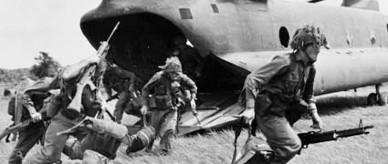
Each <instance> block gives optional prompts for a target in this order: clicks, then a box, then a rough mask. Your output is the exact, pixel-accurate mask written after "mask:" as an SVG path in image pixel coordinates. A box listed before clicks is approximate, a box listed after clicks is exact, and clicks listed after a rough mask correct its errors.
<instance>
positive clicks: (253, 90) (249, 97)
mask: <svg viewBox="0 0 388 164" xmlns="http://www.w3.org/2000/svg"><path fill="white" fill-rule="evenodd" d="M325 44H326V40H325V37H324V35H323V34H321V33H320V31H319V29H318V28H315V27H313V26H304V27H303V28H300V29H297V31H296V32H295V34H294V36H293V39H292V42H291V48H292V49H293V50H294V51H293V52H292V53H287V54H284V55H280V56H276V57H274V58H273V60H272V61H271V62H270V63H268V64H267V65H265V66H263V67H261V68H260V69H258V70H256V71H254V72H252V73H251V74H249V75H248V76H247V78H246V80H245V84H244V88H243V92H242V93H243V94H242V96H243V99H242V100H243V102H245V107H246V109H245V111H244V112H243V113H242V116H243V117H244V118H245V119H246V120H247V122H251V121H252V120H253V118H255V120H254V122H253V124H254V125H256V126H257V130H258V131H260V132H262V134H263V135H264V136H265V138H266V141H265V140H264V138H259V139H261V140H260V142H261V143H260V144H258V145H255V146H252V145H245V147H246V148H247V149H248V150H244V151H245V152H243V153H242V154H243V156H242V157H241V158H240V159H238V160H237V162H236V163H287V162H288V161H289V160H291V159H292V158H293V157H294V156H295V155H296V154H297V153H298V151H299V150H300V148H301V141H300V139H299V138H298V136H297V134H296V133H295V132H294V130H293V129H292V125H293V124H294V123H295V122H296V121H297V120H298V119H299V118H300V117H301V115H302V114H303V113H305V112H309V113H310V114H311V116H312V120H313V125H312V126H313V127H314V128H321V127H322V121H321V119H320V117H319V115H318V112H317V108H316V106H315V100H314V98H313V95H314V94H313V83H314V77H315V72H316V70H315V68H314V65H313V63H314V62H315V61H316V60H317V56H318V54H319V52H320V47H321V46H325ZM253 127H255V126H253ZM248 144H249V143H248ZM247 154H253V155H254V156H253V157H252V156H251V157H247V156H246V155H247ZM271 154H273V156H272V155H271ZM271 156H272V157H273V158H271Z"/></svg>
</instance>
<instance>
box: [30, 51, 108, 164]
mask: <svg viewBox="0 0 388 164" xmlns="http://www.w3.org/2000/svg"><path fill="white" fill-rule="evenodd" d="M99 60H100V59H99V57H98V56H96V57H92V58H88V59H85V60H82V61H81V62H79V63H76V64H74V65H71V66H69V67H67V68H65V69H64V72H63V74H61V76H59V77H60V81H61V82H60V85H61V93H60V94H59V95H58V96H56V97H55V98H54V99H53V101H52V102H51V103H50V104H51V105H53V108H54V109H56V111H55V112H54V115H55V116H54V117H53V118H52V120H51V123H50V125H49V127H48V128H47V131H46V134H45V141H44V146H43V147H41V148H40V149H39V150H38V151H35V152H34V153H29V154H27V156H26V158H25V160H24V161H23V163H26V164H30V163H31V164H45V163H56V162H58V161H60V159H61V153H62V151H63V148H64V146H65V144H66V140H67V139H68V138H69V135H68V134H64V135H57V132H60V131H63V130H65V129H68V128H71V127H72V126H74V125H75V124H77V123H78V122H79V121H80V119H81V117H79V116H78V115H74V112H71V110H69V109H68V105H69V104H70V103H71V102H72V101H75V100H76V99H72V98H73V97H74V95H75V94H77V93H76V92H77V83H78V82H79V80H80V79H81V78H82V77H81V76H82V75H83V73H84V72H83V71H85V68H86V67H87V66H90V65H91V64H96V63H97V62H98V61H99ZM86 83H88V85H87V86H85V87H84V89H83V91H82V93H81V94H82V96H81V101H80V102H82V107H83V108H82V113H81V115H86V116H92V117H94V116H95V115H96V113H97V112H98V111H99V110H100V109H101V106H100V104H99V103H97V102H96V97H95V94H94V89H95V87H93V85H92V84H93V82H86ZM80 85H82V84H80ZM77 137H82V135H79V136H77Z"/></svg>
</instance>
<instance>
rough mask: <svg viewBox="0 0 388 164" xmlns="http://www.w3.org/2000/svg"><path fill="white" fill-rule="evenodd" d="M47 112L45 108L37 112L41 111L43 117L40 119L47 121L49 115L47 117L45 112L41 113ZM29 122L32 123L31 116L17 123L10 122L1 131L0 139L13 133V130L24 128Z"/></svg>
mask: <svg viewBox="0 0 388 164" xmlns="http://www.w3.org/2000/svg"><path fill="white" fill-rule="evenodd" d="M45 112H47V110H45V109H42V110H41V111H39V113H41V114H42V115H43V118H42V120H41V121H47V120H49V119H50V117H47V116H45V115H46V114H43V113H45ZM31 123H33V120H32V118H29V119H27V120H24V121H22V122H19V123H17V124H11V125H10V126H8V127H6V128H5V129H4V130H3V131H2V132H1V133H0V141H1V140H2V139H3V138H4V137H6V136H8V135H9V134H11V133H14V132H18V131H20V129H22V128H24V127H27V126H28V125H30V124H31ZM6 142H9V140H7V139H6Z"/></svg>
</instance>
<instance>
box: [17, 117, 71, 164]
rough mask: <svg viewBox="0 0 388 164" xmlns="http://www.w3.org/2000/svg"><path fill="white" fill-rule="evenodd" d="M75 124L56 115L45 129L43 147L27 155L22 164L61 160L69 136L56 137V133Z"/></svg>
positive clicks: (42, 163) (41, 163) (39, 163)
mask: <svg viewBox="0 0 388 164" xmlns="http://www.w3.org/2000/svg"><path fill="white" fill-rule="evenodd" d="M74 125H75V122H74V121H72V120H69V119H67V118H66V117H65V116H63V115H62V114H61V113H58V114H57V115H56V116H55V117H54V118H53V119H52V120H51V123H50V125H49V127H48V128H47V131H46V134H45V141H44V146H43V147H41V148H40V149H39V150H37V151H35V152H34V153H29V154H27V156H26V158H25V159H24V161H23V163H24V164H49V163H55V162H57V161H59V160H60V159H61V153H62V150H63V148H64V146H65V144H66V140H67V139H68V138H69V135H67V134H66V135H57V133H58V132H60V131H63V130H66V129H69V128H71V127H73V126H74Z"/></svg>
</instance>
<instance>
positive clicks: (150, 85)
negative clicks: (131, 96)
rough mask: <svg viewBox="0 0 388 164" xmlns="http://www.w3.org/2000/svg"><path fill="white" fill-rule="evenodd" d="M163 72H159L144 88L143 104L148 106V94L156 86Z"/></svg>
mask: <svg viewBox="0 0 388 164" xmlns="http://www.w3.org/2000/svg"><path fill="white" fill-rule="evenodd" d="M161 77H162V72H157V73H156V74H155V75H154V76H152V78H151V79H150V80H149V81H148V82H147V84H145V85H144V87H143V89H142V92H141V93H142V97H143V100H144V102H143V106H148V95H149V94H150V91H151V90H152V89H153V88H154V86H155V84H156V83H157V82H158V81H159V80H160V79H161Z"/></svg>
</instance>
